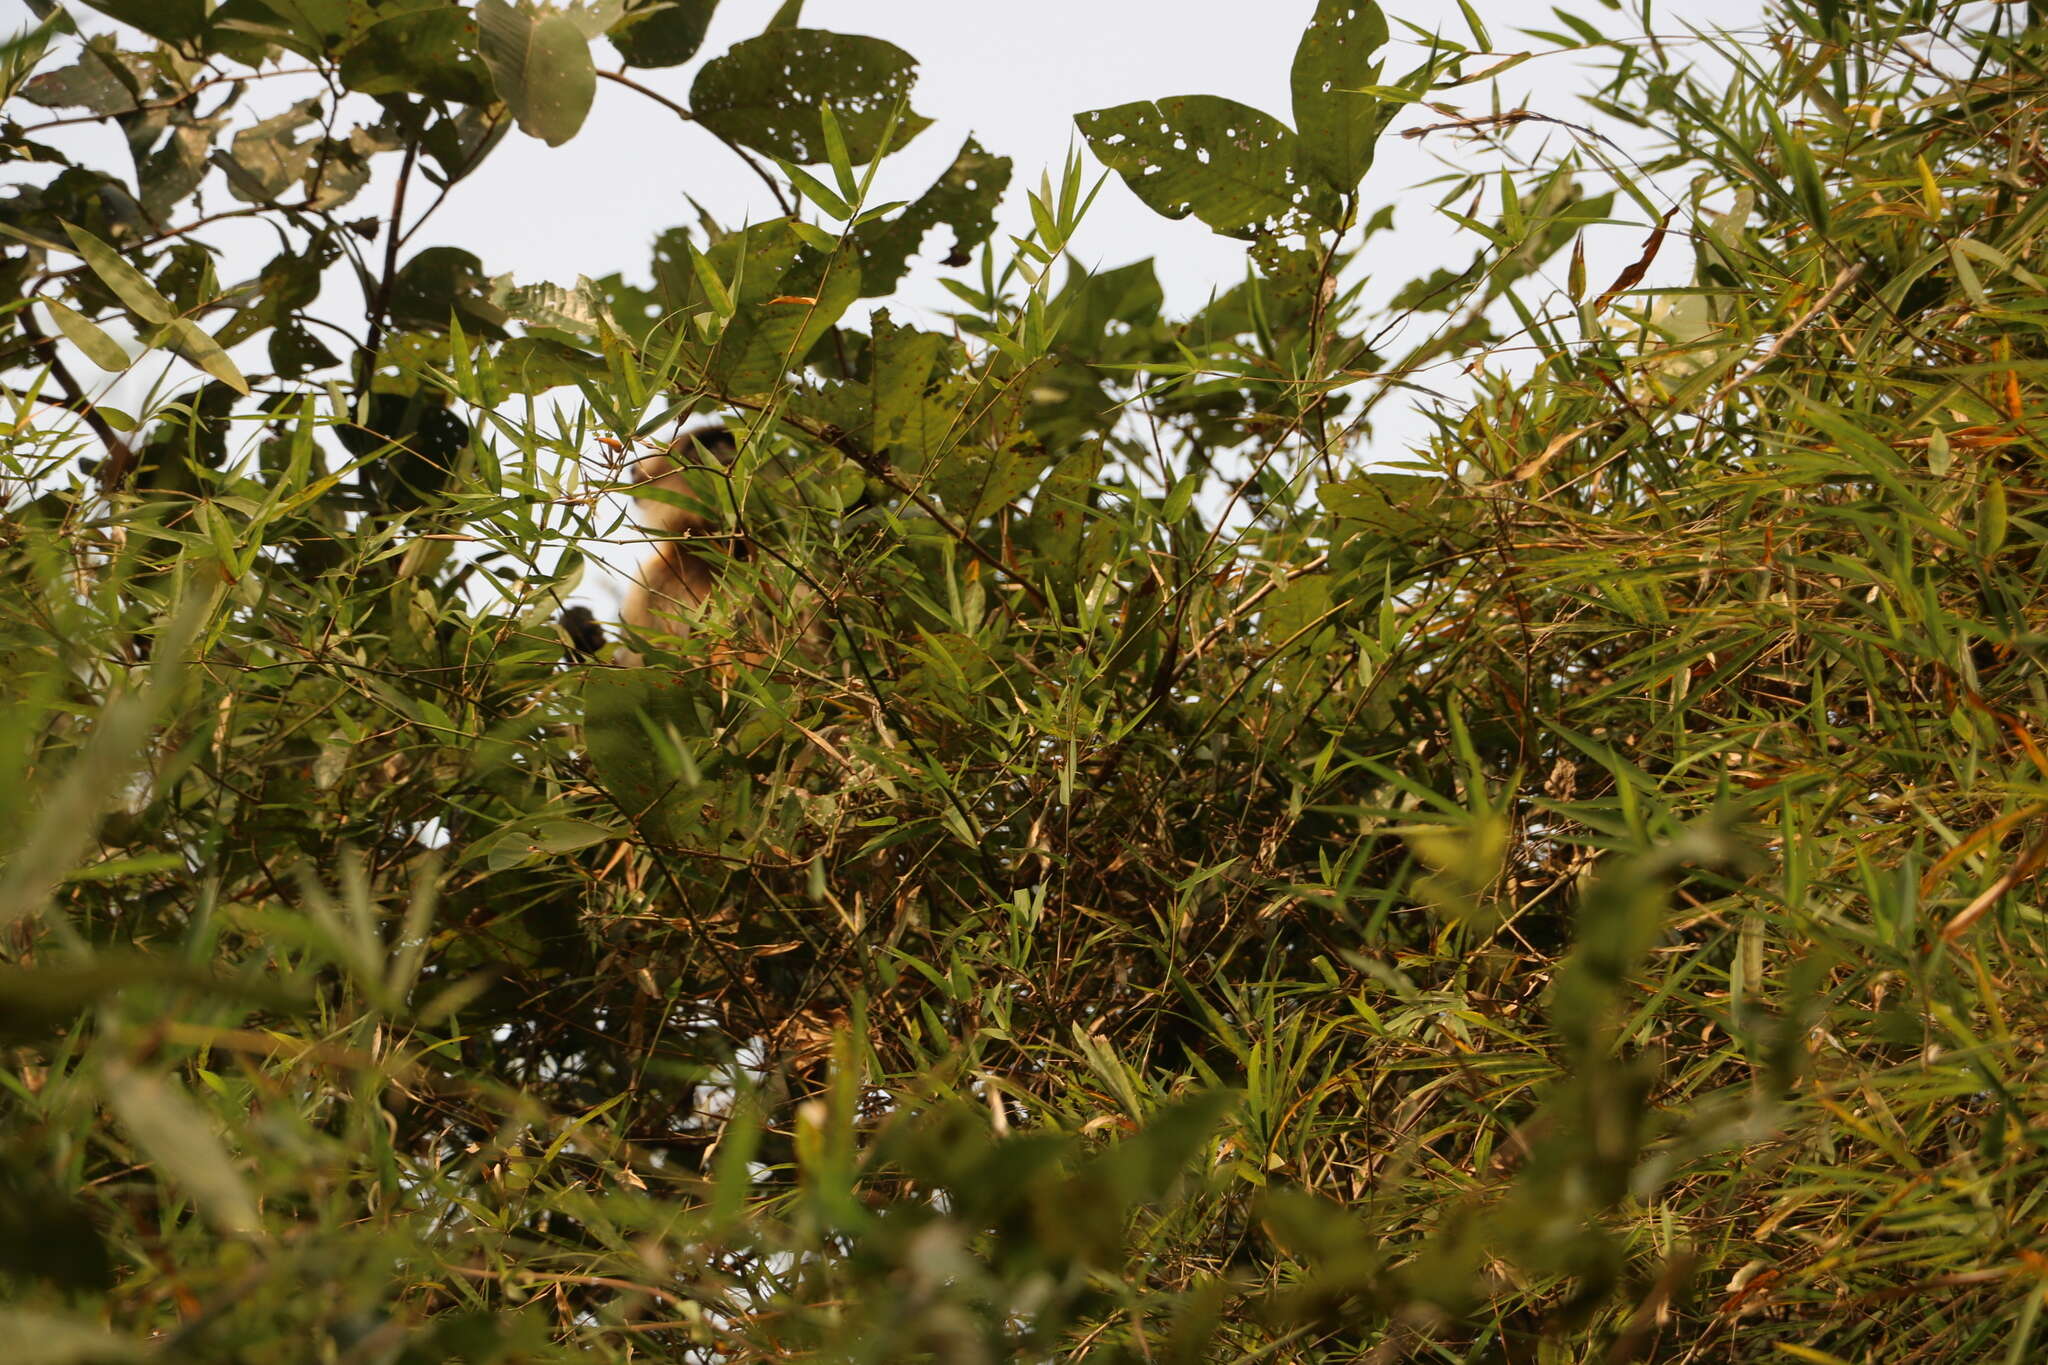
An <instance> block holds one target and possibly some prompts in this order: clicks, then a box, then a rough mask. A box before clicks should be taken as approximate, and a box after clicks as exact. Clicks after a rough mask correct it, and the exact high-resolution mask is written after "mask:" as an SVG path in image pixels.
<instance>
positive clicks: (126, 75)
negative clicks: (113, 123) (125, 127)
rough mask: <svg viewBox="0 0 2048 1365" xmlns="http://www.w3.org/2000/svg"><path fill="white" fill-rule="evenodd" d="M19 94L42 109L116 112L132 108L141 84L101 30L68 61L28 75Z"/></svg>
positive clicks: (112, 42)
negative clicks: (50, 68) (75, 56)
mask: <svg viewBox="0 0 2048 1365" xmlns="http://www.w3.org/2000/svg"><path fill="white" fill-rule="evenodd" d="M21 97H22V98H23V99H25V100H27V101H28V102H29V103H31V104H39V105H41V106H42V107H43V108H45V109H87V110H90V111H91V112H93V113H95V114H120V113H126V112H128V111H129V110H131V109H133V108H135V106H136V104H137V102H138V101H139V100H140V98H141V86H140V83H139V82H138V80H137V78H136V75H135V72H134V71H133V70H131V69H130V66H129V63H128V59H127V58H126V57H124V56H123V55H122V53H121V52H120V50H119V49H118V48H117V47H115V45H114V40H113V36H112V35H111V34H105V33H102V34H100V35H99V36H97V37H95V38H92V39H91V40H89V41H88V42H87V43H86V45H85V49H84V51H82V52H80V53H79V55H78V60H77V61H75V62H73V63H72V64H71V65H69V66H60V67H58V68H57V69H56V70H54V71H44V72H41V73H39V74H37V75H35V76H32V77H30V78H29V80H28V82H27V83H26V84H25V85H24V86H23V87H22V91H21Z"/></svg>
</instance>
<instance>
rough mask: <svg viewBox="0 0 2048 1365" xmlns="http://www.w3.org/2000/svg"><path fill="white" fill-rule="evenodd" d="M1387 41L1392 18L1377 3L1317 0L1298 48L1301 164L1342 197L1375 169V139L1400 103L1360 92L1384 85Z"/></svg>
mask: <svg viewBox="0 0 2048 1365" xmlns="http://www.w3.org/2000/svg"><path fill="white" fill-rule="evenodd" d="M1386 42H1387V19H1386V16H1385V15H1384V14H1382V13H1380V7H1379V6H1378V5H1377V4H1375V3H1373V0H1318V3H1317V5H1316V12H1315V17H1314V18H1312V19H1310V20H1309V25H1308V29H1307V31H1306V32H1304V33H1303V34H1302V35H1301V46H1300V47H1298V48H1296V49H1295V53H1294V72H1293V81H1292V84H1293V87H1294V127H1295V131H1296V132H1297V133H1299V134H1300V137H1301V159H1302V164H1303V165H1304V166H1305V167H1306V168H1308V169H1309V170H1312V171H1314V172H1315V173H1316V174H1317V175H1319V176H1321V177H1322V179H1323V181H1324V183H1326V184H1327V185H1328V186H1329V187H1330V188H1331V189H1333V190H1335V191H1337V193H1339V194H1349V193H1351V191H1353V190H1354V189H1356V188H1358V182H1359V181H1360V180H1361V179H1363V178H1364V176H1365V173H1366V171H1367V170H1369V169H1370V168H1371V167H1372V156H1373V147H1374V144H1375V143H1377V142H1378V141H1379V136H1380V133H1381V132H1382V131H1383V130H1384V129H1385V128H1386V126H1387V123H1388V121H1389V120H1390V119H1392V118H1393V116H1394V114H1395V113H1396V112H1397V111H1398V110H1399V109H1400V107H1401V106H1400V105H1399V104H1398V103H1396V102H1394V101H1392V100H1385V99H1380V98H1378V97H1376V96H1373V95H1366V94H1360V93H1358V90H1359V87H1361V86H1368V85H1377V84H1378V83H1379V79H1380V63H1378V62H1376V61H1374V60H1373V54H1375V53H1376V52H1378V51H1379V50H1380V49H1381V48H1382V47H1384V46H1385V45H1386Z"/></svg>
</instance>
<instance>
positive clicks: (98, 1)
mask: <svg viewBox="0 0 2048 1365" xmlns="http://www.w3.org/2000/svg"><path fill="white" fill-rule="evenodd" d="M85 2H86V3H87V4H88V5H91V6H92V7H93V8H94V9H96V10H98V11H99V12H100V13H101V14H104V15H106V16H107V17H108V18H110V19H118V20H120V21H121V22H122V23H124V24H127V25H129V26H130V27H131V28H139V29H141V30H142V31H143V32H144V33H147V34H148V35H149V36H150V37H152V38H156V39H159V40H161V41H163V42H166V43H184V42H190V41H191V40H192V39H194V38H197V37H198V36H199V35H200V34H202V33H204V32H206V0H85Z"/></svg>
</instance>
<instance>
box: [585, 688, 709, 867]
mask: <svg viewBox="0 0 2048 1365" xmlns="http://www.w3.org/2000/svg"><path fill="white" fill-rule="evenodd" d="M703 733H704V724H703V721H702V720H701V719H700V718H699V716H698V712H697V700H696V694H695V692H694V691H693V690H692V689H691V688H690V686H689V679H688V678H687V676H686V675H681V674H676V673H671V672H669V671H668V670H666V669H658V668H630V669H605V670H603V671H601V672H597V673H593V674H592V675H591V676H590V677H589V678H588V679H587V680H586V681H585V682H584V685H583V739H584V745H585V748H586V749H587V751H588V752H589V755H590V767H591V771H592V773H593V774H594V775H595V776H596V778H597V782H598V785H599V786H601V787H603V788H604V790H605V792H606V794H607V795H609V796H610V797H611V799H612V800H613V801H614V802H615V803H616V804H617V806H618V808H619V811H620V813H621V814H623V815H625V816H626V817H627V818H628V819H629V820H632V821H634V822H635V823H637V824H638V825H639V827H640V830H641V832H642V833H643V834H644V835H645V836H646V837H648V838H650V839H654V840H658V841H667V840H669V839H672V838H673V837H674V836H675V834H676V833H678V832H679V831H680V830H681V829H682V828H684V827H686V826H687V824H688V823H689V822H688V821H687V819H685V818H684V817H682V816H680V815H677V814H675V813H674V812H673V811H672V807H673V806H675V805H679V804H680V803H681V800H682V798H683V797H684V796H685V795H686V794H687V792H688V791H689V789H690V786H691V785H692V784H691V783H689V782H687V781H686V780H685V778H684V776H683V775H682V774H680V773H678V772H677V771H675V770H674V769H673V768H672V767H671V766H670V764H669V763H668V762H667V761H666V760H665V755H664V754H663V753H662V751H661V747H660V746H659V745H657V744H656V743H655V742H654V737H655V736H666V735H669V734H673V735H675V736H676V737H677V738H679V739H683V740H686V741H687V740H689V739H693V738H698V737H701V736H702V735H703Z"/></svg>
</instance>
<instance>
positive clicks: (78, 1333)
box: [0, 1308, 143, 1365]
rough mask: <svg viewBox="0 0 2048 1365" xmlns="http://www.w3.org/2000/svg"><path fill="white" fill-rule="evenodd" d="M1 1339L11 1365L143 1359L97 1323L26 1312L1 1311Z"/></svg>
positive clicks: (99, 1364)
mask: <svg viewBox="0 0 2048 1365" xmlns="http://www.w3.org/2000/svg"><path fill="white" fill-rule="evenodd" d="M0 1337H4V1338H5V1339H6V1341H7V1343H8V1346H7V1358H8V1360H9V1361H10V1362H12V1365H112V1362H115V1361H121V1360H140V1359H142V1358H143V1351H142V1348H141V1347H140V1346H139V1345H137V1344H136V1343H135V1342H133V1341H129V1340H127V1339H125V1338H122V1337H117V1336H115V1335H114V1334H113V1333H111V1332H109V1331H107V1330H106V1329H105V1328H103V1327H101V1326H100V1325H99V1324H98V1323H94V1322H85V1321H81V1320H80V1319H77V1318H60V1317H57V1316H55V1315H54V1314H50V1313H40V1312H36V1311H35V1310H33V1309H28V1308H0Z"/></svg>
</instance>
